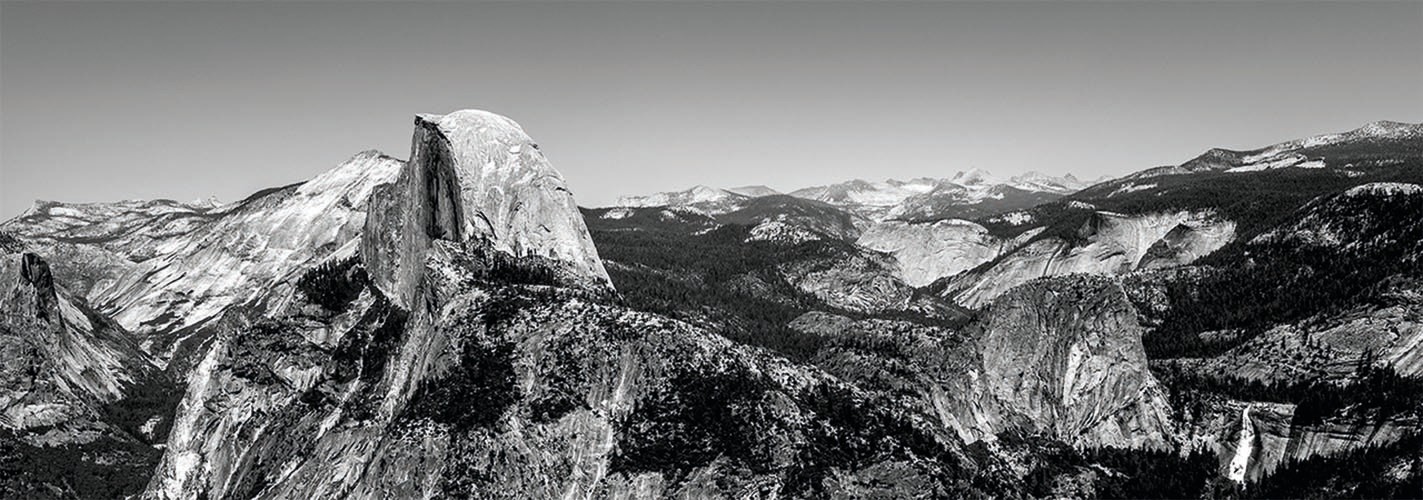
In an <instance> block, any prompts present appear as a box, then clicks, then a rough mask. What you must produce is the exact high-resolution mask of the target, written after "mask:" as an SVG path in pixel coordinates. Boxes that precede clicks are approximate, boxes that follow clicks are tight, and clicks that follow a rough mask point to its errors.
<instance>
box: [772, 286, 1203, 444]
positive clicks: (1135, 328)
mask: <svg viewBox="0 0 1423 500" xmlns="http://www.w3.org/2000/svg"><path fill="white" fill-rule="evenodd" d="M1138 321H1139V320H1138V318H1137V315H1136V312H1135V309H1134V308H1133V306H1132V304H1131V302H1130V301H1129V300H1128V299H1127V297H1126V295H1125V293H1124V292H1123V290H1122V288H1121V286H1120V285H1119V284H1118V283H1116V282H1115V281H1113V280H1110V279H1103V278H1089V277H1082V276H1077V277H1065V278H1052V279H1045V280H1039V281H1035V282H1033V283H1030V284H1028V285H1024V286H1022V287H1019V288H1018V289H1015V290H1014V291H1012V292H1010V293H1008V294H1005V295H1003V296H1002V297H999V298H998V299H997V300H995V301H994V302H993V304H992V305H990V306H989V307H988V308H987V309H986V310H985V311H983V312H982V313H981V314H980V315H979V316H978V317H977V318H976V319H975V320H974V322H972V323H970V324H969V325H967V326H966V327H964V328H962V329H960V330H958V331H952V330H948V331H946V330H943V329H938V328H932V327H925V326H914V325H913V324H912V323H905V322H897V321H886V320H860V321H856V320H851V319H849V318H845V317H842V316H834V315H827V314H824V313H808V314H806V315H804V316H802V317H801V318H798V319H797V320H796V323H795V326H796V327H797V328H799V329H801V330H803V331H807V332H815V333H818V334H820V335H823V336H827V337H828V338H830V339H832V340H831V341H830V342H831V346H832V347H830V348H827V349H826V350H824V351H822V354H821V356H820V357H819V358H818V361H817V364H819V365H821V366H823V367H825V368H826V369H827V370H830V371H831V372H832V373H835V374H836V375H837V376H840V377H842V378H845V379H846V380H854V381H864V382H866V383H870V384H872V385H876V386H881V385H887V386H899V387H903V388H904V390H908V391H909V393H910V394H913V396H906V397H908V398H909V399H910V400H912V401H914V402H915V404H917V405H919V406H922V407H923V408H926V409H928V411H932V412H933V413H934V414H935V415H936V416H937V418H938V419H939V421H940V422H941V425H943V426H944V427H945V428H948V429H951V430H953V431H954V432H955V433H956V434H957V435H959V436H960V437H961V438H962V439H964V440H965V441H969V442H974V441H984V440H987V441H994V440H995V439H997V436H999V435H1001V434H1003V433H1005V432H1010V431H1011V432H1020V433H1027V434H1032V435H1042V436H1049V437H1051V438H1053V439H1055V440H1058V441H1061V442H1063V443H1067V444H1069V445H1071V446H1076V447H1083V448H1100V447H1117V448H1158V449H1167V448H1170V447H1172V446H1174V445H1175V444H1176V442H1177V439H1178V438H1177V434H1176V429H1175V426H1174V424H1173V423H1172V421H1171V418H1170V414H1171V405H1170V403H1169V402H1168V401H1167V399H1166V393H1165V391H1164V390H1163V389H1162V388H1161V387H1160V385H1159V384H1158V383H1157V381H1156V379H1155V378H1154V376H1153V375H1152V374H1151V371H1150V370H1149V369H1148V367H1147V359H1146V353H1145V351H1144V349H1143V347H1142V343H1141V333H1142V330H1141V327H1140V326H1139V325H1138ZM840 338H844V339H845V340H844V342H846V344H845V347H840V341H838V340H833V339H840ZM851 339H856V340H851ZM857 345H861V346H867V345H872V346H876V347H875V348H874V349H865V350H861V349H859V348H856V347H854V346H857ZM890 346H894V347H893V348H890ZM889 352H897V353H898V354H897V355H891V356H887V355H886V353H889ZM876 367H877V368H876ZM904 374H912V375H909V376H905V375H904Z"/></svg>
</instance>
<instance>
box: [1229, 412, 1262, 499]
mask: <svg viewBox="0 0 1423 500" xmlns="http://www.w3.org/2000/svg"><path fill="white" fill-rule="evenodd" d="M1254 448H1255V425H1254V424H1252V423H1251V422H1250V406H1249V405H1246V406H1245V409H1243V410H1241V411H1240V441H1239V442H1237V443H1236V444H1235V456H1234V457H1231V459H1230V469H1229V470H1228V471H1227V472H1226V477H1228V478H1230V480H1231V481H1235V482H1237V483H1244V482H1245V470H1246V469H1247V468H1248V467H1249V466H1250V454H1251V452H1253V451H1254Z"/></svg>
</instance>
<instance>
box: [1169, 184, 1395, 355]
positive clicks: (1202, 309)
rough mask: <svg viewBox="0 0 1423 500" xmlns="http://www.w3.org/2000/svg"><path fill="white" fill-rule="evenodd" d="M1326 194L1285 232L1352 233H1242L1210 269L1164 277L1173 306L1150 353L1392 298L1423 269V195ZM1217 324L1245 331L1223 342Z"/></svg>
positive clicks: (1243, 336) (1184, 350) (1201, 347)
mask: <svg viewBox="0 0 1423 500" xmlns="http://www.w3.org/2000/svg"><path fill="white" fill-rule="evenodd" d="M1322 202H1324V203H1322V204H1316V205H1311V207H1308V208H1306V209H1304V210H1301V211H1300V213H1299V214H1296V215H1295V216H1294V217H1292V218H1291V219H1290V220H1287V221H1285V223H1284V224H1282V225H1280V226H1279V227H1281V228H1282V234H1286V235H1290V234H1294V233H1295V231H1296V228H1295V227H1294V225H1295V224H1299V225H1303V226H1304V227H1305V228H1306V229H1308V230H1314V229H1316V226H1319V227H1320V228H1323V229H1319V230H1320V231H1326V232H1328V234H1330V235H1332V236H1330V237H1334V236H1337V237H1339V238H1344V240H1343V241H1337V242H1333V241H1327V238H1326V237H1317V236H1310V235H1309V234H1305V235H1303V237H1300V238H1268V239H1264V240H1260V239H1257V240H1254V241H1248V242H1245V241H1237V242H1235V243H1232V244H1230V245H1227V246H1226V247H1224V248H1222V249H1221V250H1219V251H1217V252H1215V253H1213V254H1211V255H1208V256H1206V257H1204V258H1202V259H1201V260H1200V261H1198V263H1199V264H1200V265H1202V266H1206V267H1207V268H1209V269H1211V272H1206V273H1198V274H1193V275H1190V276H1189V277H1184V278H1181V279H1165V280H1164V283H1163V285H1164V286H1165V295H1166V297H1167V302H1168V303H1169V304H1170V307H1169V308H1168V309H1167V311H1166V312H1165V314H1164V316H1162V317H1160V318H1156V319H1157V320H1158V321H1159V324H1160V326H1159V327H1158V328H1156V329H1155V330H1153V331H1152V332H1151V333H1149V334H1148V335H1147V336H1146V338H1145V339H1144V341H1145V343H1146V349H1147V354H1148V355H1149V356H1151V357H1154V358H1169V357H1187V356H1211V355H1215V354H1219V353H1221V352H1224V351H1225V350H1228V349H1230V348H1233V347H1235V346H1237V345H1240V344H1241V343H1243V342H1245V341H1247V340H1249V339H1251V338H1253V337H1254V336H1255V335H1258V334H1259V333H1261V332H1263V331H1264V330H1266V329H1268V328H1270V327H1272V326H1274V325H1278V324H1281V323H1285V322H1291V321H1300V320H1305V319H1307V318H1310V317H1321V316H1327V315H1329V314H1331V313H1337V312H1340V311H1343V310H1346V309H1348V308H1351V307H1355V306H1358V305H1384V304H1386V303H1387V292H1389V291H1390V288H1391V286H1390V285H1393V284H1395V283H1396V280H1408V279H1419V278H1423V196H1416V195H1415V196H1354V197H1343V196H1340V197H1336V198H1333V199H1329V200H1322ZM1321 221H1323V223H1327V224H1328V226H1324V225H1323V223H1321ZM1311 238H1313V239H1316V240H1319V239H1321V238H1324V240H1322V241H1311ZM1142 309H1143V310H1149V308H1142ZM1212 331H1227V332H1235V333H1236V334H1235V335H1225V336H1218V337H1219V338H1220V339H1221V340H1218V341H1209V340H1206V339H1203V338H1202V337H1201V335H1200V334H1201V333H1204V332H1212Z"/></svg>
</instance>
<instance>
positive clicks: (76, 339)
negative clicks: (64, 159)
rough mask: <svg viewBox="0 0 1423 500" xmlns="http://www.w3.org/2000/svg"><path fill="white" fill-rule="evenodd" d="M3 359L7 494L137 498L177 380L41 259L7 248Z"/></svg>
mask: <svg viewBox="0 0 1423 500" xmlns="http://www.w3.org/2000/svg"><path fill="white" fill-rule="evenodd" d="M0 359H3V361H4V362H3V363H0V496H5V497H10V498H25V497H28V498H34V497H36V495H39V496H47V495H57V496H71V497H80V498H96V497H120V496H123V495H132V494H135V493H137V491H138V486H139V485H138V484H137V482H138V481H141V478H143V477H146V476H147V474H148V471H149V470H151V468H152V467H153V465H154V464H155V463H156V461H157V458H158V451H157V450H156V449H155V448H154V447H153V445H154V444H157V443H161V442H162V440H163V438H164V436H165V435H166V431H167V428H168V425H169V423H170V418H171V412H172V410H173V405H174V404H175V403H176V398H173V397H171V396H170V395H171V394H172V391H173V383H172V382H171V381H170V379H168V378H167V377H166V376H165V375H164V374H163V373H162V372H160V371H159V370H158V369H157V368H156V367H154V366H153V365H152V364H150V363H149V360H148V358H147V357H146V356H145V355H144V354H143V353H142V352H141V351H140V350H139V349H138V346H137V345H136V344H135V343H134V342H133V340H132V339H131V338H130V337H129V334H128V332H125V331H123V329H122V328H120V327H119V326H118V325H116V324H114V323H113V322H112V321H111V320H109V319H108V318H105V317H103V316H101V315H99V314H98V313H96V312H94V311H93V310H91V309H89V308H88V307H87V305H85V304H84V303H83V301H82V300H79V299H76V298H75V297H73V296H71V295H70V294H69V293H68V292H67V291H66V290H65V289H64V287H63V285H61V284H60V283H57V282H56V281H55V278H54V276H53V273H52V272H51V269H50V266H49V264H48V263H46V262H45V261H44V260H43V259H41V258H40V257H38V256H36V255H35V254H31V253H4V252H0Z"/></svg>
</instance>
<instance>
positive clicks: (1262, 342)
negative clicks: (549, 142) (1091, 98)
mask: <svg viewBox="0 0 1423 500" xmlns="http://www.w3.org/2000/svg"><path fill="white" fill-rule="evenodd" d="M1405 128H1407V127H1402V128H1400V127H1384V128H1383V129H1380V130H1382V131H1383V132H1380V134H1384V132H1387V134H1384V135H1388V134H1392V135H1388V137H1394V136H1398V137H1396V138H1398V139H1399V140H1398V141H1393V140H1392V139H1390V141H1393V142H1388V141H1384V143H1387V144H1395V145H1396V143H1399V141H1404V140H1405V139H1408V138H1409V137H1412V136H1407V135H1406V134H1404V135H1399V134H1401V132H1400V133H1398V134H1395V133H1394V132H1389V131H1390V130H1395V129H1399V130H1402V129H1405ZM1385 129H1386V130H1385ZM1375 135H1379V134H1375ZM1336 142H1337V141H1336ZM1344 142H1348V141H1344ZM1355 142H1357V141H1355ZM1355 142H1349V144H1354V145H1356V144H1355ZM1376 142H1377V141H1376ZM1326 143H1329V141H1323V142H1319V145H1322V146H1321V147H1325V148H1326V149H1327V148H1328V147H1332V146H1329V144H1332V143H1329V144H1326ZM1404 143H1405V146H1408V147H1415V146H1416V144H1413V143H1407V142H1406V141H1404ZM1341 144H1342V143H1341ZM1310 147H1313V146H1310ZM1351 147H1352V146H1351ZM1350 151H1352V152H1350V153H1349V154H1353V155H1358V154H1362V153H1359V152H1358V151H1354V150H1350ZM1385 153H1386V152H1385ZM1385 153H1377V154H1376V153H1368V154H1367V155H1365V156H1369V155H1372V156H1369V157H1370V158H1375V159H1376V160H1377V161H1371V162H1369V163H1368V164H1367V168H1365V167H1359V166H1357V165H1356V166H1351V167H1345V169H1344V170H1340V171H1334V170H1332V167H1330V168H1321V169H1305V168H1293V167H1291V168H1266V169H1258V171H1257V170H1249V169H1247V170H1236V171H1234V172H1226V171H1223V169H1220V168H1215V167H1211V168H1209V169H1206V170H1203V171H1201V172H1197V173H1191V174H1185V175H1181V176H1155V177H1150V178H1149V180H1148V179H1146V178H1142V179H1137V180H1133V181H1129V185H1128V184H1123V183H1121V182H1115V181H1114V182H1110V183H1106V184H1099V185H1097V186H1095V187H1092V188H1089V189H1088V191H1090V192H1089V193H1087V194H1079V195H1071V196H1070V197H1069V198H1068V199H1066V200H1061V201H1057V202H1053V203H1049V204H1046V205H1042V206H1038V207H1034V208H1019V209H1013V210H1009V211H998V208H1002V207H1001V206H998V205H993V202H991V201H990V200H993V199H995V198H993V197H992V195H993V194H994V193H995V192H996V191H995V189H997V188H994V187H993V186H995V184H993V183H990V182H987V181H985V180H984V179H983V178H982V176H981V175H980V174H979V173H971V172H970V173H964V174H963V175H961V176H957V177H956V178H955V179H953V180H952V182H951V183H950V184H952V186H951V185H949V184H945V183H944V182H938V181H935V180H932V179H930V180H922V182H920V181H912V182H907V183H899V182H893V183H884V184H883V185H876V184H871V183H847V184H846V185H843V186H838V187H837V186H830V187H827V188H826V189H824V190H823V191H824V192H823V194H825V195H826V196H831V197H832V198H833V199H834V200H838V201H837V202H839V203H854V204H859V205H866V206H873V207H876V208H875V213H877V214H879V215H884V213H889V212H888V211H885V212H883V213H881V212H880V211H881V210H888V209H890V208H893V207H909V206H910V205H908V204H906V203H909V202H911V201H912V202H913V204H912V206H913V207H915V210H919V209H921V208H922V209H924V210H928V211H930V212H934V213H939V211H940V209H942V208H944V207H951V208H953V209H954V210H966V208H965V207H966V206H967V205H963V204H960V203H959V201H962V200H961V195H965V193H967V194H973V195H974V196H978V195H983V196H984V197H979V198H973V199H974V200H977V201H976V202H975V203H977V204H976V205H974V206H975V207H977V208H974V209H975V210H978V209H984V210H988V209H993V210H994V213H995V215H991V216H983V217H972V218H973V220H972V221H970V220H964V219H955V218H931V219H932V220H915V221H899V220H887V221H879V222H874V223H871V222H869V219H867V218H866V217H865V216H863V215H855V214H854V213H852V212H850V211H847V209H845V208H844V207H842V206H836V205H835V204H833V203H831V202H829V201H815V200H809V199H803V198H796V197H792V196H785V195H778V194H775V193H768V192H766V190H764V189H748V190H745V192H739V191H738V192H736V193H731V192H712V191H711V190H693V191H691V192H689V193H687V194H686V195H685V196H681V197H675V196H670V195H669V197H667V200H668V201H669V203H670V202H672V201H676V202H677V203H688V204H690V203H700V201H697V200H701V201H704V202H707V203H710V205H707V207H712V206H713V205H716V204H718V203H721V204H722V205H724V206H721V208H719V209H716V210H712V209H706V210H702V211H701V212H692V211H687V210H684V209H681V208H676V207H661V206H659V207H648V208H628V207H623V208H614V209H601V210H583V211H580V210H579V209H578V208H577V207H576V206H575V205H574V201H573V198H572V195H571V194H570V193H569V192H568V189H567V188H566V186H565V185H564V183H563V181H562V178H561V176H559V174H558V173H557V172H556V171H555V170H553V168H552V167H551V165H550V164H549V162H548V160H547V159H546V158H544V157H543V155H542V153H540V152H539V150H538V147H537V146H536V145H535V144H534V143H533V141H532V139H530V138H529V137H528V136H527V135H526V134H525V133H524V132H523V130H522V129H521V128H520V127H519V126H518V125H517V124H515V123H514V122H513V121H511V120H509V119H507V118H504V117H501V116H498V115H493V114H490V113H485V112H480V111H457V112H454V113H450V114H447V115H420V116H418V117H416V119H415V132H414V137H413V139H412V150H411V157H410V160H409V161H401V160H397V159H394V158H391V157H389V156H385V155H382V154H379V153H374V152H367V153H362V154H358V155H356V156H355V157H353V158H352V159H351V160H348V161H347V162H345V163H342V164H341V165H340V166H338V167H337V168H336V169H334V170H332V171H330V172H327V173H324V174H322V175H320V176H318V177H317V178H315V179H313V180H311V181H308V182H305V183H301V184H296V185H292V186H286V187H282V188H275V189H270V190H265V191H262V192H259V193H257V194H254V195H253V196H251V197H249V198H247V199H245V200H242V201H240V202H236V203H230V204H226V205H218V204H215V203H177V202H169V201H154V202H120V203H112V204H62V203H52V202H45V203H40V204H37V206H36V208H35V209H33V210H31V211H30V212H28V213H26V214H25V215H23V216H21V217H19V218H16V219H14V220H11V221H8V222H5V223H4V224H0V312H3V313H4V315H3V316H0V357H3V358H2V359H3V361H4V363H3V364H0V496H7V497H26V498H29V497H48V496H57V497H76V496H77V497H81V498H90V497H100V498H111V497H125V496H129V495H135V494H141V495H142V496H143V497H147V498H202V497H209V498H293V497H309V498H392V497H397V498H413V497H422V498H429V497H480V498H489V497H518V498H523V497H530V496H532V497H555V496H556V497H560V498H605V497H616V498H665V497H695V498H702V497H738V498H745V497H757V498H765V497H777V498H782V497H784V498H826V497H839V498H864V497H884V498H902V497H921V498H944V497H1025V496H1038V497H1088V496H1104V497H1110V496H1118V497H1153V496H1161V495H1162V494H1163V492H1164V493H1165V494H1167V496H1190V497H1196V496H1202V497H1205V496H1211V495H1213V494H1215V495H1223V494H1238V493H1239V492H1240V491H1241V490H1240V489H1239V488H1241V487H1243V488H1245V490H1244V491H1246V492H1247V493H1250V492H1253V491H1259V492H1276V493H1278V492H1281V491H1290V490H1287V489H1284V490H1282V489H1279V484H1274V483H1271V481H1287V480H1289V479H1290V478H1298V477H1302V476H1306V477H1307V476H1308V475H1307V474H1306V472H1302V471H1318V470H1323V471H1326V472H1324V473H1316V474H1314V475H1316V476H1323V477H1327V478H1329V479H1328V480H1329V481H1332V482H1331V483H1330V484H1331V485H1334V486H1331V487H1330V488H1331V489H1330V490H1329V491H1331V492H1334V493H1337V494H1339V495H1341V496H1350V495H1351V494H1352V495H1354V496H1369V495H1367V494H1366V493H1370V492H1380V491H1382V492H1388V491H1395V492H1397V491H1410V490H1408V489H1407V487H1408V485H1410V484H1413V483H1410V482H1409V481H1420V480H1423V466H1420V465H1418V464H1423V455H1419V454H1418V451H1417V449H1416V448H1417V446H1416V443H1417V442H1418V440H1419V439H1420V437H1419V436H1420V433H1419V432H1420V428H1423V424H1420V422H1419V418H1420V415H1419V410H1418V408H1423V384H1420V382H1419V374H1420V371H1423V357H1420V355H1419V354H1418V352H1419V350H1418V347H1419V345H1420V342H1423V326H1420V325H1423V319H1420V318H1421V317H1423V316H1420V311H1423V309H1420V308H1423V293H1420V290H1423V285H1420V283H1423V271H1420V270H1423V267H1420V264H1423V257H1420V256H1423V247H1420V246H1419V242H1423V223H1420V222H1419V220H1420V219H1419V218H1418V217H1415V216H1414V214H1418V213H1423V188H1419V187H1418V184H1417V183H1418V181H1419V180H1420V179H1419V178H1418V172H1420V171H1423V170H1418V169H1416V168H1409V167H1411V166H1412V165H1411V164H1406V163H1405V164H1395V163H1390V161H1389V160H1387V158H1384V157H1385V156H1386V154H1385ZM1331 154H1332V153H1331ZM1227 156H1229V155H1222V156H1221V158H1226V157H1227ZM1400 157H1401V158H1403V160H1401V161H1404V162H1406V161H1410V160H1408V158H1411V157H1409V156H1407V155H1402V156H1400ZM1222 161H1224V160H1222ZM1293 166H1294V167H1297V166H1300V165H1293ZM1059 181H1060V180H1054V179H1051V178H1046V177H1041V176H1038V177H1033V178H1024V179H1014V180H1013V182H1016V183H1038V184H1042V186H1039V187H1036V188H1033V189H1041V190H1044V191H1053V190H1061V189H1066V187H1065V186H1066V185H1065V184H1063V183H1062V182H1059ZM945 182H949V181H945ZM1073 182H1074V183H1075V181H1073ZM936 186H937V187H936ZM954 186H958V187H954ZM972 186H978V187H977V188H974V189H968V187H972ZM1282 186H1283V187H1287V188H1288V189H1284V188H1282ZM1183 193H1184V194H1183ZM1242 193H1248V194H1251V195H1252V197H1245V196H1243V195H1242ZM802 194H804V193H802ZM1256 195H1258V198H1260V199H1255V197H1256ZM699 197H700V198H699ZM1005 199H1006V198H1005ZM727 200H731V202H729V204H728V203H722V202H726V201H727ZM956 200H957V201H956ZM1239 200H1244V201H1239ZM658 201H659V200H652V201H648V202H647V203H656V202H658ZM1237 201H1239V202H1238V203H1237ZM890 202H893V203H890ZM1089 202H1090V203H1089ZM945 203H947V205H946V204H945ZM995 207H997V208H995ZM904 213H908V212H904ZM915 213H918V212H915ZM965 217H968V216H965ZM589 227H592V228H593V233H592V234H590V232H589V230H588V228H589ZM12 235H13V236H12ZM594 238H597V241H598V245H599V248H597V249H595V248H594V245H593V241H594ZM600 252H601V253H602V254H603V255H606V256H608V258H609V260H608V267H607V269H605V268H604V264H603V261H602V259H601V258H600V255H599V254H600ZM609 270H611V271H612V272H613V273H612V276H609V273H608V271H609ZM614 283H616V284H617V285H618V287H619V289H617V290H615V289H614V288H613V285H614ZM952 301H957V302H959V303H961V304H965V305H970V306H972V307H974V308H975V309H974V310H968V309H964V308H962V307H959V306H958V305H955V304H954V303H953V302H952ZM658 313H662V314H658ZM664 314H665V315H664ZM179 396H181V403H180V402H179V401H178V400H177V399H178V397H179ZM175 407H176V409H175ZM170 427H171V431H170ZM1378 457H1382V458H1378ZM1331 461H1344V462H1343V463H1347V464H1369V465H1367V466H1364V465H1359V466H1357V467H1355V466H1354V465H1351V466H1350V468H1348V469H1347V470H1346V472H1338V473H1336V472H1329V471H1330V470H1332V469H1330V468H1329V467H1328V465H1329V464H1332V463H1335V462H1331ZM1376 463H1379V464H1387V465H1386V466H1378V465H1374V464H1376ZM1321 464H1322V465H1321ZM1400 464H1402V465H1400ZM1409 464H1414V465H1409ZM1335 469H1338V468H1335ZM1375 469H1377V470H1378V471H1383V472H1380V473H1378V474H1372V473H1371V474H1369V475H1370V476H1372V477H1371V478H1366V479H1363V480H1360V479H1358V478H1352V479H1351V478H1347V477H1344V476H1345V475H1346V473H1347V474H1353V472H1348V471H1355V470H1368V471H1374V470H1375ZM1385 472H1386V473H1385ZM1336 477H1338V478H1340V481H1334V479H1333V478H1336ZM1275 478H1284V479H1279V480H1277V479H1275ZM1344 479H1349V480H1351V481H1355V482H1356V483H1368V485H1366V486H1368V487H1369V488H1373V487H1378V488H1383V489H1367V488H1364V489H1360V488H1358V487H1355V486H1347V487H1345V486H1338V485H1343V484H1345V482H1341V481H1343V480H1344ZM1272 484H1273V485H1272ZM1350 484H1352V483H1350ZM1419 484H1423V483H1419ZM1241 485H1243V486H1241ZM1380 485H1381V486H1380ZM1213 488H1214V489H1213ZM1220 488H1224V489H1220ZM1257 488H1258V489H1257ZM1389 488H1392V489H1389ZM1414 490H1416V488H1415V489H1414ZM1262 494H1264V493H1262ZM1280 496H1297V495H1280ZM1375 496H1378V495H1375ZM1384 496H1386V495H1384Z"/></svg>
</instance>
